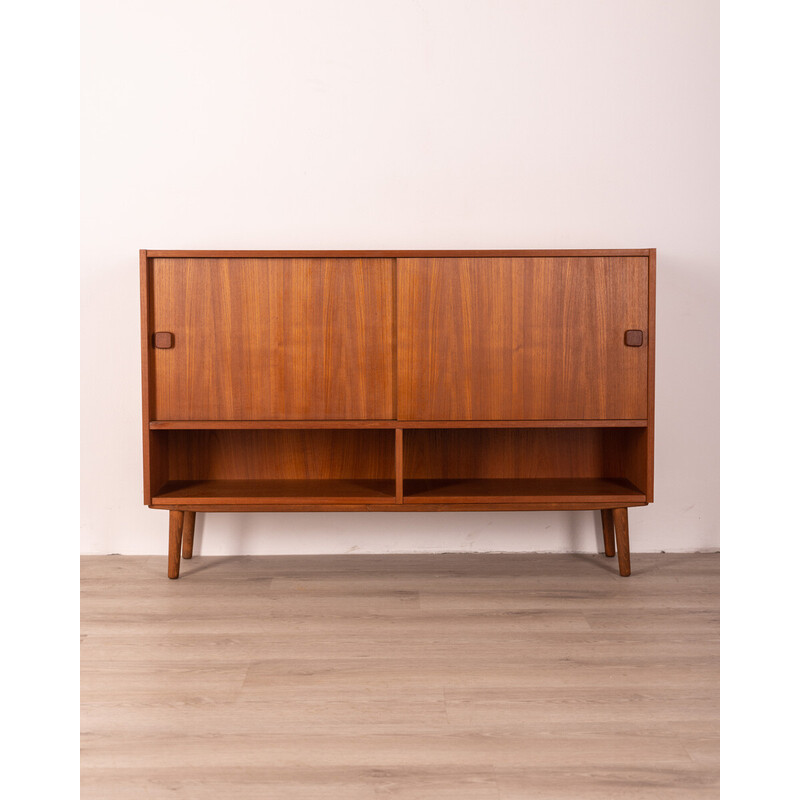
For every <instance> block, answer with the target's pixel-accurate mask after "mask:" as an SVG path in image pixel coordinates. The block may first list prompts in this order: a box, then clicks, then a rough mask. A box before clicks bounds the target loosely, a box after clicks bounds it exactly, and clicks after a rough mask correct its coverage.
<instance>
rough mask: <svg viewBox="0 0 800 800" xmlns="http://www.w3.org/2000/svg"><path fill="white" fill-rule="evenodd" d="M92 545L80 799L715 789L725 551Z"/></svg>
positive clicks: (577, 799)
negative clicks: (131, 548) (387, 552)
mask: <svg viewBox="0 0 800 800" xmlns="http://www.w3.org/2000/svg"><path fill="white" fill-rule="evenodd" d="M632 561H633V575H632V576H631V577H630V578H620V577H619V575H618V574H617V573H616V569H617V565H616V560H615V559H606V558H605V557H603V556H588V555H505V554H504V555H471V554H470V555H453V554H451V555H413V556H367V555H347V556H288V557H287V556H283V557H246V558H241V557H229V558H216V557H214V558H212V557H205V558H194V559H192V560H191V561H184V562H183V564H182V571H181V578H180V580H177V581H170V580H167V578H166V567H167V560H166V557H132V556H90V557H85V558H84V560H83V602H82V614H83V634H82V637H83V643H82V653H83V659H82V674H83V682H82V697H83V712H82V728H83V756H82V770H83V771H82V775H83V793H82V798H83V800H92V799H93V798H98V799H100V798H102V800H109V798H114V799H115V800H121V799H123V798H133V799H134V800H141V798H167V797H168V798H186V799H187V800H189V799H191V800H206V799H208V800H210V799H211V798H213V800H239V799H240V798H258V800H264V798H270V799H271V798H276V800H278V799H280V800H295V799H296V798H303V800H328V799H329V798H337V799H338V798H346V799H347V800H361V798H369V800H375V799H376V798H403V800H410V798H424V800H440V799H441V800H450V799H451V798H452V800H473V798H474V799H475V800H477V799H478V798H480V799H481V800H483V799H484V798H486V800H489V798H491V800H498V798H502V799H503V800H530V799H531V798H547V799H548V800H550V799H551V798H552V800H557V799H558V800H560V799H562V798H563V799H564V800H567V798H568V799H569V800H583V799H584V798H586V800H599V799H600V798H615V799H617V798H620V799H621V798H625V799H626V800H627V799H628V798H654V799H655V798H657V799H658V800H669V799H670V798H686V800H703V798H717V797H718V796H719V789H718V622H719V616H718V598H719V595H718V571H719V556H718V555H710V554H695V555H674V554H673V555H636V554H635V555H634V556H633V559H632Z"/></svg>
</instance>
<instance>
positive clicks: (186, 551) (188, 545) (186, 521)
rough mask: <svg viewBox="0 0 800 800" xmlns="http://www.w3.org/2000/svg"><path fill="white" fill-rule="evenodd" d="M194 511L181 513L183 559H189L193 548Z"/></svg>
mask: <svg viewBox="0 0 800 800" xmlns="http://www.w3.org/2000/svg"><path fill="white" fill-rule="evenodd" d="M196 513H197V512H195V511H184V512H183V557H184V558H191V557H192V549H193V548H194V516H195V514H196Z"/></svg>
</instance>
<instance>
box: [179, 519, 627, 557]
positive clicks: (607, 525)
mask: <svg viewBox="0 0 800 800" xmlns="http://www.w3.org/2000/svg"><path fill="white" fill-rule="evenodd" d="M611 511H612V509H610V508H601V509H600V519H601V520H602V521H603V542H604V543H605V546H606V555H607V556H608V557H609V558H612V557H613V556H615V555H616V553H615V552H614V515H613V514H612V513H611ZM184 547H186V545H184Z"/></svg>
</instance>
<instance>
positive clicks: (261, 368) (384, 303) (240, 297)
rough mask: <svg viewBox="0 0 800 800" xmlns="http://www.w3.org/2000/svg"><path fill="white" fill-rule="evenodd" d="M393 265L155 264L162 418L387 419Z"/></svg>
mask: <svg viewBox="0 0 800 800" xmlns="http://www.w3.org/2000/svg"><path fill="white" fill-rule="evenodd" d="M393 271H394V270H393V261H392V260H391V259H369V258H361V259H341V258H339V259H337V258H281V259H278V258H272V259H264V258H239V259H225V258H155V259H152V320H151V326H152V329H151V331H150V333H151V334H152V333H154V332H157V331H165V332H170V333H172V334H173V335H174V345H173V346H172V347H169V348H167V349H158V348H156V349H153V350H152V359H153V362H152V363H153V375H154V382H155V387H154V392H153V397H154V400H153V402H154V406H155V407H154V409H153V415H154V416H153V418H154V419H162V420H254V419H388V418H391V417H393V416H394V408H393V406H394V403H393V384H394V374H393V328H394V320H393V304H394V292H393Z"/></svg>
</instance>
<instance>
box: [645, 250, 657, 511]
mask: <svg viewBox="0 0 800 800" xmlns="http://www.w3.org/2000/svg"><path fill="white" fill-rule="evenodd" d="M647 264H648V266H647V296H648V301H647V313H648V322H647V327H648V336H647V420H648V424H647V502H648V503H652V502H653V499H654V496H655V495H654V484H655V478H654V475H655V437H656V251H655V248H653V249H652V250H650V254H649V258H648V262H647Z"/></svg>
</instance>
